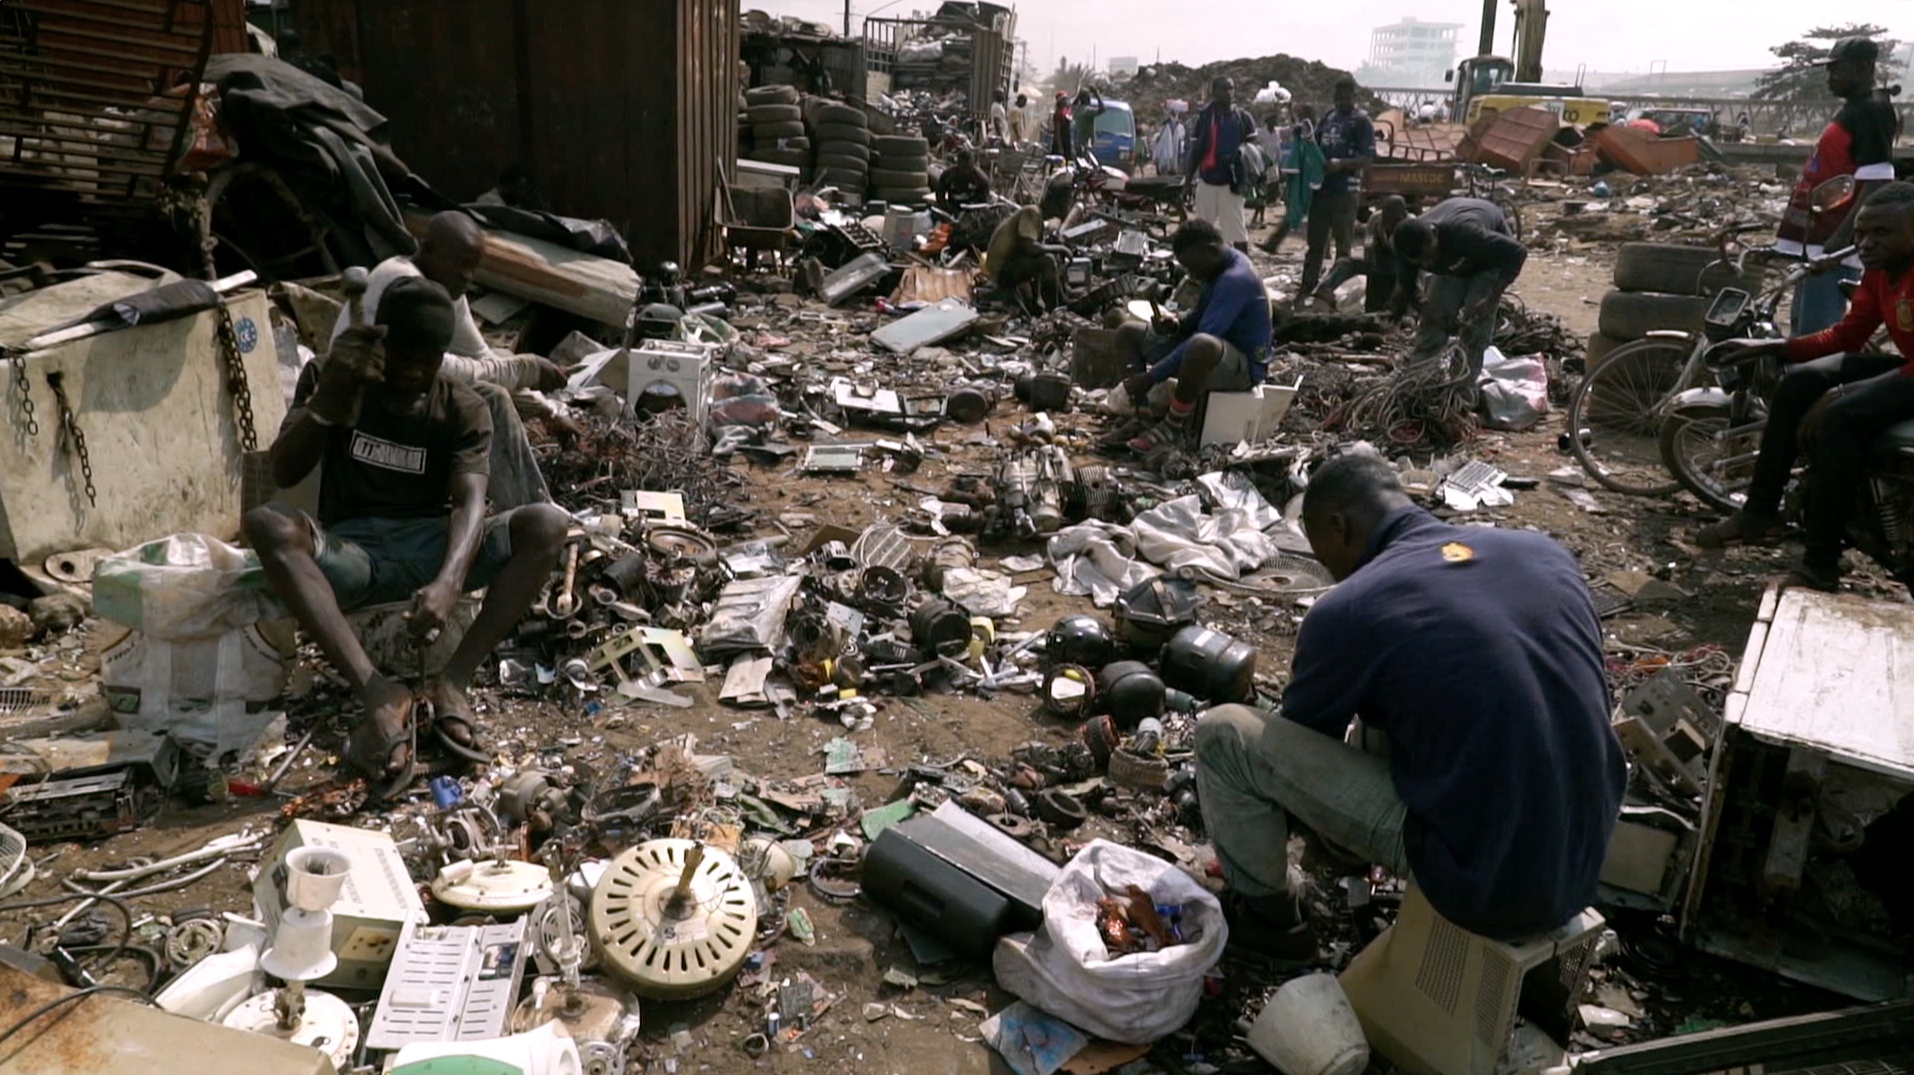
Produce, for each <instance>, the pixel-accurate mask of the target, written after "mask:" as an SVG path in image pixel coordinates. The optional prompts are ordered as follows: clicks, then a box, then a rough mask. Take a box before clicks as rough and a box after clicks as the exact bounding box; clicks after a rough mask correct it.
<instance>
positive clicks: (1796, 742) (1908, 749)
mask: <svg viewBox="0 0 1914 1075" xmlns="http://www.w3.org/2000/svg"><path fill="white" fill-rule="evenodd" d="M1744 660H1747V661H1752V662H1754V663H1755V670H1754V677H1753V681H1752V682H1751V683H1750V684H1749V686H1748V689H1747V702H1746V706H1745V708H1744V709H1742V711H1741V714H1740V725H1741V728H1742V730H1743V731H1746V732H1749V733H1752V734H1754V735H1757V736H1760V737H1761V738H1762V739H1765V740H1768V741H1769V742H1773V743H1781V744H1784V745H1787V746H1800V747H1807V748H1809V749H1811V750H1819V751H1823V752H1825V753H1826V754H1827V755H1828V756H1829V757H1830V758H1831V759H1833V760H1835V761H1839V762H1843V763H1845V764H1849V765H1856V766H1860V767H1863V768H1867V769H1872V770H1874V771H1876V772H1881V773H1887V774H1889V775H1892V776H1898V777H1903V778H1910V779H1914V723H1910V722H1909V721H1908V719H1907V715H1908V714H1909V713H1914V671H1910V670H1911V669H1914V609H1910V608H1908V607H1907V606H1906V605H1901V604H1895V603H1892V602H1886V601H1866V600H1862V599H1860V598H1856V597H1841V596H1836V595H1833V594H1822V593H1815V592H1813V591H1809V590H1801V589H1791V590H1787V591H1785V592H1783V593H1782V595H1781V599H1780V601H1779V602H1778V603H1777V604H1776V605H1775V609H1774V615H1773V617H1772V620H1771V621H1770V626H1769V630H1768V633H1767V637H1766V641H1765V644H1763V645H1762V646H1761V647H1760V648H1759V649H1758V650H1756V649H1755V648H1754V647H1750V652H1749V653H1748V654H1747V655H1745V657H1744Z"/></svg>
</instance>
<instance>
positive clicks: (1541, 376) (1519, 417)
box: [1480, 347, 1548, 433]
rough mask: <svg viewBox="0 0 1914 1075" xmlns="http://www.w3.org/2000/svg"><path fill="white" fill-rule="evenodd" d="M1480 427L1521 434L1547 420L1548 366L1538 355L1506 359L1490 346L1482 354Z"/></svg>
mask: <svg viewBox="0 0 1914 1075" xmlns="http://www.w3.org/2000/svg"><path fill="white" fill-rule="evenodd" d="M1480 388H1481V392H1482V411H1483V416H1484V417H1483V424H1485V425H1487V426H1488V427H1489V428H1490V429H1500V430H1503V431H1505V432H1509V433H1521V432H1523V431H1525V430H1529V429H1534V428H1535V427H1536V426H1537V425H1540V424H1541V422H1542V419H1543V418H1546V417H1548V365H1547V364H1546V363H1545V362H1543V360H1542V356H1541V355H1523V356H1521V357H1519V358H1509V357H1507V356H1506V355H1504V354H1503V353H1502V352H1501V351H1498V350H1496V349H1495V348H1494V347H1490V348H1489V349H1488V350H1486V351H1484V352H1482V380H1481V382H1480Z"/></svg>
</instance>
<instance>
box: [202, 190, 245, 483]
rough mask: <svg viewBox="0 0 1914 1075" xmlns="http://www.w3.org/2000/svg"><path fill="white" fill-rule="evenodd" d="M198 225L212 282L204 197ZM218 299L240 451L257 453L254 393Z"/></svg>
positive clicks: (209, 218) (209, 214)
mask: <svg viewBox="0 0 1914 1075" xmlns="http://www.w3.org/2000/svg"><path fill="white" fill-rule="evenodd" d="M194 208H195V213H196V215H197V217H198V219H199V224H200V241H199V252H200V260H201V262H202V263H203V270H202V271H203V272H204V273H205V275H206V281H207V282H208V283H211V282H212V281H214V280H217V279H219V272H218V270H217V269H215V268H214V267H213V247H214V245H215V244H214V240H213V207H212V204H211V203H210V202H208V201H207V200H206V199H205V198H204V197H203V196H202V197H201V198H200V199H199V204H198V205H197V206H195V207H194ZM218 298H219V306H218V308H217V309H218V313H219V331H218V335H219V350H220V355H221V357H223V358H224V359H225V360H226V388H227V390H228V391H230V392H231V393H232V394H233V412H234V418H235V420H236V421H237V422H238V423H239V449H240V451H243V452H256V451H258V450H259V431H258V430H257V429H255V428H254V427H253V391H252V385H251V384H249V383H248V382H247V380H246V363H245V361H244V360H243V359H242V358H241V357H240V353H239V334H238V333H237V332H235V331H234V330H233V313H232V311H231V310H230V309H228V308H227V306H226V296H224V295H220V296H218Z"/></svg>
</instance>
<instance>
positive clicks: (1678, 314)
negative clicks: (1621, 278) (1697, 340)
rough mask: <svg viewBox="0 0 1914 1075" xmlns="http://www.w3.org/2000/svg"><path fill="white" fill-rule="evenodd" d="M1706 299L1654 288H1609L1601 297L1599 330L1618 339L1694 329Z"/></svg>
mask: <svg viewBox="0 0 1914 1075" xmlns="http://www.w3.org/2000/svg"><path fill="white" fill-rule="evenodd" d="M1708 304H1709V300H1708V299H1705V298H1701V297H1699V296H1695V295H1669V294H1665V293H1662V292H1655V291H1611V292H1609V293H1608V294H1607V295H1606V296H1604V297H1603V299H1602V313H1601V318H1600V321H1599V322H1598V324H1599V327H1600V329H1601V333H1602V335H1604V336H1609V337H1612V338H1614V339H1617V340H1639V339H1641V338H1642V337H1644V336H1646V335H1648V334H1649V333H1651V332H1654V331H1657V330H1659V329H1675V330H1677V331H1682V332H1693V331H1696V330H1699V329H1700V328H1701V319H1702V317H1703V315H1705V314H1706V313H1707V312H1708Z"/></svg>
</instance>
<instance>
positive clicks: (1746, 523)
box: [1695, 511, 1788, 549]
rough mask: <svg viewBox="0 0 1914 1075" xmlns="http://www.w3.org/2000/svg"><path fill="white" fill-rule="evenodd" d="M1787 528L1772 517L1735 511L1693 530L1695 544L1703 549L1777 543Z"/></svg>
mask: <svg viewBox="0 0 1914 1075" xmlns="http://www.w3.org/2000/svg"><path fill="white" fill-rule="evenodd" d="M1787 534H1788V528H1787V527H1786V526H1783V525H1782V524H1781V523H1780V522H1778V521H1776V520H1774V519H1764V518H1761V517H1760V516H1757V515H1750V514H1748V513H1747V512H1745V511H1737V512H1735V513H1734V514H1733V515H1730V516H1728V517H1727V518H1726V519H1721V520H1719V521H1717V522H1713V523H1710V524H1709V525H1707V526H1704V527H1702V528H1701V529H1700V530H1697V531H1695V544H1697V545H1699V546H1701V547H1702V548H1704V549H1725V548H1727V547H1728V546H1730V545H1763V546H1766V545H1778V544H1780V543H1781V539H1782V538H1784V537H1786V536H1787Z"/></svg>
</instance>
